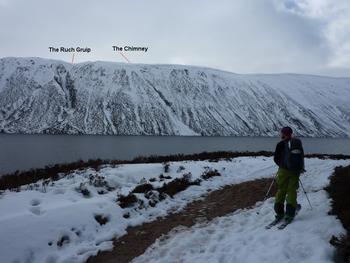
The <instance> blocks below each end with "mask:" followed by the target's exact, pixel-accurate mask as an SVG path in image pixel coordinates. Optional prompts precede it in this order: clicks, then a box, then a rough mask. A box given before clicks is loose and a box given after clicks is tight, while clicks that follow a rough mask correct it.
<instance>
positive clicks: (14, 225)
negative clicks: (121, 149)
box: [0, 157, 349, 263]
mask: <svg viewBox="0 0 350 263" xmlns="http://www.w3.org/2000/svg"><path fill="white" fill-rule="evenodd" d="M348 163H349V161H335V160H320V159H306V168H307V170H308V171H307V173H306V175H304V176H303V177H302V180H303V183H304V186H305V188H306V191H307V192H308V193H309V195H310V199H311V202H312V204H313V206H314V210H309V209H308V204H307V202H306V199H305V196H304V195H303V193H302V192H301V193H300V194H299V201H300V203H301V205H302V207H303V208H302V211H301V212H300V214H299V215H298V217H297V219H296V221H295V222H294V223H293V224H292V225H290V226H288V227H287V229H285V230H283V231H277V230H275V229H271V230H265V229H264V225H266V224H267V223H268V222H269V221H271V220H272V219H273V211H272V207H273V199H269V200H268V201H267V202H266V203H265V204H264V205H263V206H262V207H261V206H259V205H258V206H257V207H256V208H254V209H251V210H243V211H238V212H235V213H234V214H232V215H228V216H225V217H222V218H219V219H216V220H214V221H213V222H211V223H209V224H208V225H197V226H195V227H193V228H191V229H188V230H183V231H180V233H177V234H173V235H171V237H170V238H169V239H167V240H165V241H159V242H156V244H154V246H152V247H151V248H150V249H148V250H147V252H146V253H145V254H144V255H142V256H141V257H139V258H137V259H135V262H209V261H210V262H283V261H285V262H301V261H302V262H329V261H330V260H331V254H332V251H333V248H332V247H331V246H330V245H329V243H328V241H329V239H330V237H331V235H332V234H338V233H340V232H342V231H344V230H343V228H342V227H341V224H340V222H339V221H338V220H337V219H335V218H334V217H333V216H329V215H327V212H328V211H329V208H330V204H329V200H328V199H327V195H326V193H325V191H323V190H322V188H323V187H324V186H326V185H327V183H328V176H329V175H330V174H331V173H332V171H333V168H334V167H335V166H338V165H345V164H348ZM215 169H216V170H217V171H218V172H219V173H220V174H221V176H215V177H211V178H209V179H208V180H203V178H202V177H201V176H202V175H203V173H205V172H207V171H211V170H215ZM189 172H190V173H191V174H189ZM275 172H276V166H275V165H274V164H273V161H272V158H267V157H240V158H234V159H231V160H222V161H219V162H209V161H184V162H170V163H169V169H167V168H166V165H164V164H161V163H159V164H128V165H119V166H115V167H114V166H104V167H103V168H102V169H100V170H99V171H95V170H93V169H87V170H84V171H76V172H74V173H71V174H69V175H66V176H65V177H63V178H61V179H60V180H58V181H54V182H42V181H41V182H38V183H37V184H33V185H27V186H23V187H22V188H21V191H20V192H10V191H5V192H2V193H1V194H0V211H1V214H0V233H1V235H0V255H1V262H3V263H7V262H9V263H12V262H45V263H58V262H65V263H68V262H84V261H85V260H86V259H87V258H88V257H89V256H90V255H93V254H96V253H97V251H98V250H105V249H110V248H111V247H112V242H111V241H110V240H111V239H112V238H114V237H118V236H121V235H123V234H125V233H126V231H125V230H126V228H127V227H128V226H132V225H138V224H142V223H143V222H147V221H151V220H154V219H156V218H157V217H158V216H164V215H166V214H167V213H169V212H173V211H177V210H181V209H182V208H183V207H184V206H185V205H186V204H187V203H189V202H191V201H193V200H194V199H196V198H200V197H201V196H203V195H205V194H206V193H207V192H208V191H210V190H215V189H219V188H220V187H222V186H224V185H228V184H236V183H241V182H243V181H250V180H254V179H257V178H263V177H273V176H274V173H275ZM161 174H162V175H163V176H161V177H160V175H161ZM184 175H185V177H186V178H189V180H190V181H196V180H198V179H201V183H200V185H192V186H190V187H189V188H187V189H186V190H184V191H182V192H179V193H178V194H176V195H174V196H173V198H171V197H169V196H167V197H166V198H165V199H163V200H161V199H159V200H157V202H158V203H156V205H155V206H154V205H153V206H151V205H149V203H148V201H149V200H147V198H146V197H145V195H144V194H143V193H136V194H135V195H136V196H137V198H138V202H137V203H136V204H135V205H133V206H131V207H125V208H122V207H121V206H120V205H119V204H118V195H127V194H128V193H129V192H130V191H132V190H133V189H134V188H135V187H136V186H137V185H140V184H143V183H150V184H152V185H153V186H154V187H155V188H157V187H161V186H162V185H163V184H164V183H168V182H171V181H173V180H174V179H176V178H183V177H184ZM260 208H262V209H261V213H260V216H258V215H256V211H257V210H259V209H260Z"/></svg>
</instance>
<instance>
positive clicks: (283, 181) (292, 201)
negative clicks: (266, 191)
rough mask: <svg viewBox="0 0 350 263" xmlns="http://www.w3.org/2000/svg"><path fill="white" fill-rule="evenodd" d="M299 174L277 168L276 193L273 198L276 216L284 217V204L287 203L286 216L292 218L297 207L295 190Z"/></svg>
mask: <svg viewBox="0 0 350 263" xmlns="http://www.w3.org/2000/svg"><path fill="white" fill-rule="evenodd" d="M299 176H300V173H297V172H293V171H289V170H286V169H283V168H279V169H278V172H277V178H276V183H277V193H276V196H275V211H276V214H277V216H283V215H284V202H285V201H287V211H286V215H287V216H290V217H293V216H294V213H295V208H296V207H297V190H298V188H299ZM289 210H290V211H289Z"/></svg>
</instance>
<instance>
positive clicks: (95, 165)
mask: <svg viewBox="0 0 350 263" xmlns="http://www.w3.org/2000/svg"><path fill="white" fill-rule="evenodd" d="M272 155H273V153H272V152H268V151H260V152H224V151H221V152H202V153H198V154H175V155H166V156H156V155H152V156H148V157H143V156H141V157H136V158H135V159H133V160H102V159H96V160H88V161H82V160H80V161H77V162H72V163H64V164H55V165H47V166H45V167H44V168H38V169H31V170H28V171H18V170H17V171H16V172H14V173H11V174H5V175H2V176H1V177H0V190H6V189H15V188H18V187H20V186H22V185H26V184H31V183H35V182H37V181H39V180H41V179H51V180H58V179H59V178H60V176H59V174H67V173H69V172H71V171H73V170H84V169H86V168H92V169H96V170H98V169H99V167H100V166H101V165H106V164H110V165H118V164H134V163H161V162H176V161H189V160H191V161H201V160H209V161H213V162H216V161H218V160H220V159H231V158H236V157H243V156H265V157H271V156H272ZM306 157H309V158H311V157H316V158H321V159H336V160H339V159H350V155H342V154H336V155H329V154H308V155H306Z"/></svg>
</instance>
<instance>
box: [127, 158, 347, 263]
mask: <svg viewBox="0 0 350 263" xmlns="http://www.w3.org/2000/svg"><path fill="white" fill-rule="evenodd" d="M344 163H347V164H349V161H346V162H344V161H340V162H339V161H328V160H327V161H322V160H317V159H308V160H306V166H307V168H308V171H307V173H306V175H305V176H302V177H301V180H302V183H303V186H304V187H305V190H306V192H307V194H308V195H309V199H310V201H311V204H312V207H313V209H310V205H309V203H308V201H307V199H306V196H305V194H304V193H303V192H302V189H300V191H299V194H298V203H300V204H301V206H302V210H301V211H300V212H299V214H298V215H297V217H296V218H295V221H294V222H293V223H292V224H290V225H289V226H287V228H285V229H284V230H278V229H277V227H274V228H272V229H270V230H266V229H265V226H266V225H267V224H268V223H270V222H271V221H272V220H273V218H274V212H273V204H274V198H269V199H268V200H267V201H266V202H265V203H264V204H257V206H256V207H255V208H253V209H244V210H238V211H236V212H234V213H232V214H230V215H227V216H224V217H220V218H216V219H215V220H213V221H212V222H210V223H207V224H206V223H202V224H197V225H195V226H194V227H192V228H190V229H186V228H181V227H180V228H179V229H176V230H174V231H173V233H170V234H169V237H167V238H161V239H158V240H157V241H156V242H155V244H153V245H152V246H151V247H150V248H148V250H147V251H146V252H145V254H143V255H142V256H140V257H138V258H136V259H135V260H134V261H133V263H142V262H152V263H153V262H155V263H156V262H164V263H165V262H167V263H169V262H189V263H191V262H211V263H215V262H220V263H224V262H227V263H229V262H240V263H243V262H247V263H248V262H252V263H256V262H259V263H260V262H269V263H271V262H276V263H277V262H295V263H299V262H310V263H311V262H314V263H321V262H333V259H332V254H333V251H334V248H333V247H332V246H331V245H330V244H329V240H330V238H331V236H332V235H338V234H340V233H344V229H343V227H342V226H341V223H340V221H339V220H337V219H336V218H335V217H334V216H329V215H328V211H330V200H329V199H328V195H327V192H326V191H325V190H323V188H324V187H325V186H327V185H328V176H329V175H330V174H331V173H332V170H333V168H334V165H340V164H344ZM257 212H260V213H259V215H258V214H257Z"/></svg>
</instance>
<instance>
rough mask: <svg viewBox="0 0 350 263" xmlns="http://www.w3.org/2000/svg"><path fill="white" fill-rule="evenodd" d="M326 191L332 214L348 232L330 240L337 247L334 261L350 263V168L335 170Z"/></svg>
mask: <svg viewBox="0 0 350 263" xmlns="http://www.w3.org/2000/svg"><path fill="white" fill-rule="evenodd" d="M326 190H327V191H328V193H329V195H330V197H331V198H332V210H331V211H330V214H332V215H336V216H337V217H338V218H339V219H340V221H341V222H342V224H343V226H344V228H345V229H346V231H347V234H346V235H342V236H340V237H335V236H333V237H332V239H331V240H330V243H331V244H332V245H333V246H335V247H336V253H335V255H334V261H335V262H336V263H342V262H344V263H348V262H350V166H346V167H341V166H340V167H337V168H335V170H334V173H333V175H332V176H331V178H330V184H329V186H328V187H326Z"/></svg>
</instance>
